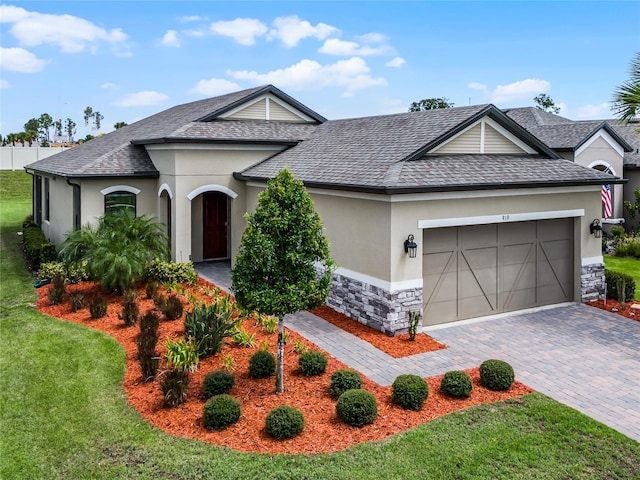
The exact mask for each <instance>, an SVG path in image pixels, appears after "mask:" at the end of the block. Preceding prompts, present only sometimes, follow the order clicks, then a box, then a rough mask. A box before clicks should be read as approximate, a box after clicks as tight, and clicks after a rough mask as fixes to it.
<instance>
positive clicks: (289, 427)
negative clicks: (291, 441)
mask: <svg viewBox="0 0 640 480" xmlns="http://www.w3.org/2000/svg"><path fill="white" fill-rule="evenodd" d="M265 430H266V431H267V433H268V434H269V435H270V436H272V437H273V438H277V439H278V440H283V439H285V438H293V437H295V436H296V435H298V434H299V433H300V432H302V430H304V415H303V414H302V412H301V411H300V410H298V409H297V408H294V407H291V406H289V405H280V406H279V407H276V408H274V409H273V410H271V411H270V412H269V414H268V415H267V420H266V422H265Z"/></svg>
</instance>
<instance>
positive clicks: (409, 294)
mask: <svg viewBox="0 0 640 480" xmlns="http://www.w3.org/2000/svg"><path fill="white" fill-rule="evenodd" d="M327 305H329V306H330V307H331V308H333V309H335V310H337V311H339V312H342V313H344V314H345V315H348V316H349V317H351V318H353V319H354V320H357V321H359V322H360V323H363V324H365V325H367V326H369V327H372V328H375V329H376V330H380V331H382V332H384V333H386V334H388V335H390V336H393V335H395V334H396V333H401V332H406V331H407V330H408V328H409V315H408V312H410V311H421V310H422V288H409V289H406V290H397V291H393V292H390V291H388V290H386V289H384V288H381V287H377V286H375V285H371V284H368V283H366V282H362V281H360V280H354V279H353V278H350V277H347V276H344V275H340V274H337V273H334V274H333V284H332V285H331V291H330V293H329V298H328V299H327Z"/></svg>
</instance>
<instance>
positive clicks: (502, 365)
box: [480, 359, 515, 391]
mask: <svg viewBox="0 0 640 480" xmlns="http://www.w3.org/2000/svg"><path fill="white" fill-rule="evenodd" d="M514 380H515V375H514V373H513V367H511V365H509V364H508V363H507V362H503V361H502V360H495V359H490V360H485V361H484V362H482V365H480V383H481V384H482V386H483V387H486V388H488V389H489V390H497V391H502V390H508V389H509V387H511V385H513V381H514Z"/></svg>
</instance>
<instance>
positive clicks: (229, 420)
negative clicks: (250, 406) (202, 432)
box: [203, 394, 240, 430]
mask: <svg viewBox="0 0 640 480" xmlns="http://www.w3.org/2000/svg"><path fill="white" fill-rule="evenodd" d="M203 420H204V426H205V427H207V428H211V429H214V430H220V429H223V428H226V427H228V426H229V425H233V424H234V423H236V422H237V421H238V420H240V402H239V401H238V400H236V399H235V398H234V397H232V396H231V395H227V394H222V395H216V396H214V397H211V398H210V399H209V400H207V403H205V404H204V412H203Z"/></svg>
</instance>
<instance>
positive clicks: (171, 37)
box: [160, 30, 180, 47]
mask: <svg viewBox="0 0 640 480" xmlns="http://www.w3.org/2000/svg"><path fill="white" fill-rule="evenodd" d="M160 43H161V44H162V45H164V46H165V47H179V46H180V38H178V32H176V31H175V30H168V31H167V33H165V34H164V36H163V37H162V40H161V41H160Z"/></svg>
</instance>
